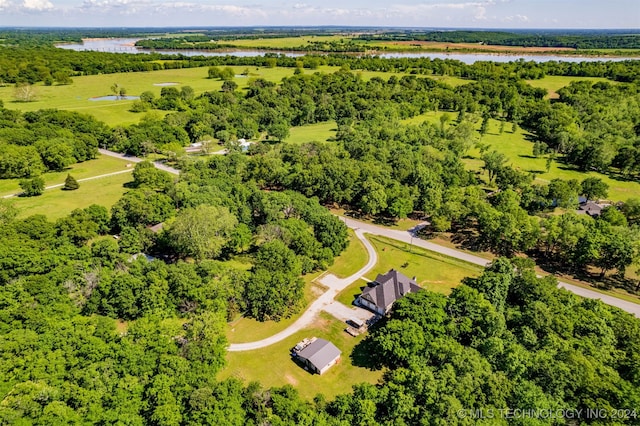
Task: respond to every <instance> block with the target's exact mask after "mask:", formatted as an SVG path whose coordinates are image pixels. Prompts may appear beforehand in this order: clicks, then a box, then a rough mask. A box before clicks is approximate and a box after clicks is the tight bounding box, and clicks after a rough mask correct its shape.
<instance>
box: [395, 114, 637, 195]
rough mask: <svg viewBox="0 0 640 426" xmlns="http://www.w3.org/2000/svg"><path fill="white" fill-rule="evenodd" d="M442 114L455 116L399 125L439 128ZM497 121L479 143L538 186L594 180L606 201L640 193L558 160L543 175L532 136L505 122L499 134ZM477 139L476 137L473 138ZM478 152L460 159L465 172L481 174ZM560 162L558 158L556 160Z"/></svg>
mask: <svg viewBox="0 0 640 426" xmlns="http://www.w3.org/2000/svg"><path fill="white" fill-rule="evenodd" d="M443 114H449V115H450V116H451V118H452V119H455V118H456V116H457V113H452V112H447V111H438V112H433V111H432V112H428V113H425V114H421V115H418V116H416V117H412V118H409V119H406V120H403V121H402V123H403V124H413V125H417V124H420V123H423V122H429V123H432V124H436V125H438V126H439V125H440V117H441V116H442V115H443ZM480 125H481V123H480V121H478V122H477V123H476V129H478V130H479V129H480ZM500 125H501V122H500V121H498V120H493V119H491V120H489V127H488V131H487V134H486V135H484V136H482V139H481V140H480V141H481V142H482V143H483V144H488V145H490V146H491V149H494V150H496V151H498V152H500V153H502V154H504V155H505V156H506V157H507V158H508V160H509V163H508V164H510V165H511V166H512V167H514V168H515V169H517V170H520V171H523V172H529V173H535V175H536V181H537V182H538V183H548V182H550V181H551V180H552V179H556V178H559V179H565V180H568V179H577V180H578V181H582V180H584V179H586V178H587V177H597V178H599V179H602V181H603V182H605V183H606V184H607V185H609V197H608V198H609V199H610V200H612V201H626V200H627V199H629V198H630V197H637V196H638V194H640V183H639V182H634V181H626V180H620V179H617V178H616V177H615V176H614V177H611V176H608V175H605V174H602V173H597V172H593V171H590V172H582V171H579V170H575V169H573V168H571V166H570V165H567V164H563V163H562V162H559V161H554V162H553V163H552V164H551V168H550V169H549V171H548V172H547V170H546V163H547V159H546V157H539V158H535V157H533V155H532V153H533V143H532V142H531V140H533V135H531V134H530V133H529V132H527V131H525V130H523V129H521V128H518V129H517V130H516V132H515V133H513V132H512V131H511V130H512V129H511V127H512V124H511V123H505V126H504V130H503V132H502V133H500ZM476 137H477V138H478V139H480V134H479V133H478V134H477V135H476ZM480 157H481V155H480V151H479V150H478V149H477V148H472V149H470V150H469V152H468V153H467V156H466V157H465V158H464V159H463V162H464V163H465V165H466V167H467V169H469V170H474V171H478V172H480V171H481V168H482V165H483V164H484V163H483V161H482V160H481V159H480ZM560 159H561V158H560Z"/></svg>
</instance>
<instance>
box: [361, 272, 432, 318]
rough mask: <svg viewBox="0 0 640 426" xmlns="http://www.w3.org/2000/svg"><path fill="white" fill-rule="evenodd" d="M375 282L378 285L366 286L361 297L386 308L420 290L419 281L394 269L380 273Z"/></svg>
mask: <svg viewBox="0 0 640 426" xmlns="http://www.w3.org/2000/svg"><path fill="white" fill-rule="evenodd" d="M375 282H376V283H378V285H376V286H374V287H367V288H365V289H364V291H363V292H362V295H361V297H362V298H364V299H366V300H368V301H369V302H371V303H373V304H375V305H376V306H378V307H380V308H383V309H385V310H386V309H387V307H389V306H390V305H391V304H393V302H395V301H396V300H398V299H400V298H401V297H402V296H404V295H405V294H407V293H415V292H416V291H418V290H420V287H419V286H418V283H417V282H415V281H414V280H412V279H409V278H408V277H407V276H405V275H404V274H403V273H401V272H398V271H396V270H394V269H392V270H390V271H389V272H387V273H386V274H384V275H382V274H378V276H377V277H376V280H375Z"/></svg>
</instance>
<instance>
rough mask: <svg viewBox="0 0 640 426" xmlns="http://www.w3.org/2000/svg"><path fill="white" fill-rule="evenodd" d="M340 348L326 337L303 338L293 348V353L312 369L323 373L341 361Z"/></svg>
mask: <svg viewBox="0 0 640 426" xmlns="http://www.w3.org/2000/svg"><path fill="white" fill-rule="evenodd" d="M341 354H342V352H340V349H338V348H336V346H335V345H334V344H333V343H331V342H329V341H328V340H325V339H318V338H315V337H314V338H312V339H310V340H306V339H305V340H303V341H302V342H301V343H298V344H297V345H296V347H295V348H294V349H293V355H294V357H296V358H297V359H298V360H299V361H300V362H301V363H302V364H303V365H304V366H305V367H307V368H308V369H309V370H310V371H312V372H314V373H318V374H323V373H324V372H326V371H327V370H328V369H329V368H331V366H333V365H334V364H336V363H337V362H338V361H340V355H341Z"/></svg>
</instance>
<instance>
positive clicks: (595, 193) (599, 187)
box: [580, 177, 609, 200]
mask: <svg viewBox="0 0 640 426" xmlns="http://www.w3.org/2000/svg"><path fill="white" fill-rule="evenodd" d="M580 189H581V192H582V195H584V196H585V197H586V198H587V200H595V199H598V198H607V194H608V191H609V185H607V184H606V183H604V182H603V181H602V179H600V178H596V177H588V178H586V179H585V180H583V181H582V183H581V184H580Z"/></svg>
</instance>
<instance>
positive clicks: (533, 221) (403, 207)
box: [0, 48, 640, 425]
mask: <svg viewBox="0 0 640 426" xmlns="http://www.w3.org/2000/svg"><path fill="white" fill-rule="evenodd" d="M6 51H7V54H8V56H6V57H5V56H0V58H2V59H0V62H2V64H0V72H1V73H4V75H5V76H6V75H12V76H13V77H12V78H14V79H15V80H16V81H24V82H31V83H33V82H37V81H43V80H42V78H45V77H46V73H47V72H48V73H49V74H50V75H51V76H52V77H53V74H52V73H51V71H54V70H58V68H56V67H57V66H62V68H60V69H67V70H69V73H68V75H69V76H75V75H78V74H82V73H94V72H113V71H111V70H116V69H119V70H124V69H126V68H127V67H129V69H128V71H133V70H136V69H137V68H136V67H137V66H148V65H151V64H152V62H150V60H151V59H150V58H156V59H157V58H158V56H154V55H139V56H132V55H113V54H102V53H88V52H87V53H80V52H67V51H59V50H55V49H50V50H47V49H38V50H29V49H27V48H25V49H12V50H9V49H7V50H6ZM16 58H19V60H18V61H16V62H12V59H16ZM106 58H109V60H110V61H111V62H110V63H109V64H106V62H105V61H104V60H105V59H106ZM4 61H6V62H4ZM70 61H77V63H76V65H75V68H74V67H72V66H71V62H70ZM261 61H262V62H261ZM323 63H328V64H332V65H339V66H341V67H342V69H341V70H340V71H338V72H335V73H331V74H326V73H316V74H313V75H303V74H301V73H298V74H296V75H294V76H292V77H288V78H285V79H284V80H283V81H282V82H281V83H280V84H275V83H271V82H267V81H265V80H261V79H256V80H252V81H251V82H250V83H249V85H248V88H247V89H246V90H239V89H238V88H237V86H235V84H232V83H233V81H232V79H231V78H229V73H228V72H227V71H226V70H225V69H224V66H226V65H230V64H234V65H247V66H248V65H276V64H278V65H283V64H284V65H286V66H291V67H303V66H304V67H312V66H318V65H320V64H323ZM7 64H9V65H7ZM100 64H102V65H100ZM167 64H172V65H167ZM205 64H206V65H207V66H210V68H203V69H202V73H203V77H204V76H209V77H210V78H212V79H218V78H220V79H223V80H226V81H225V83H224V85H223V89H222V90H221V91H218V92H208V93H204V94H201V95H197V96H196V95H195V94H194V93H193V90H191V89H190V88H188V87H182V88H181V89H180V90H178V89H176V88H173V87H166V88H163V89H162V92H161V95H160V96H159V97H155V96H154V95H153V94H151V93H145V94H142V95H141V99H140V101H138V102H135V103H133V104H132V108H133V109H134V110H136V111H139V112H140V114H142V115H143V116H142V119H141V120H140V122H139V123H138V124H135V125H130V126H119V127H115V128H109V127H108V126H106V125H104V124H103V123H100V122H98V121H96V120H95V119H93V118H92V117H90V116H87V115H82V114H78V113H72V112H65V111H53V110H45V111H37V112H29V113H20V112H16V111H14V110H11V109H8V108H1V109H0V173H2V177H3V178H7V177H19V178H24V179H25V182H32V183H33V181H34V180H36V179H38V175H39V174H41V173H44V172H46V171H47V170H62V169H64V168H65V167H67V166H68V165H69V164H72V163H74V162H80V161H84V160H86V159H89V158H93V157H94V156H95V155H96V150H97V147H98V146H100V147H102V146H106V147H109V148H111V149H114V150H118V151H121V152H125V153H130V154H134V155H146V154H149V153H165V154H168V153H173V156H172V157H171V158H170V160H172V161H173V163H174V164H175V166H176V167H178V168H180V169H181V174H180V176H179V178H175V177H173V176H170V175H168V174H166V173H165V172H162V171H160V170H158V169H156V168H154V167H153V165H152V164H151V163H149V162H143V163H139V164H138V165H136V167H135V170H134V171H133V182H132V183H131V184H130V185H129V188H128V190H127V192H126V193H125V194H124V195H123V196H122V198H121V199H120V200H119V201H118V202H117V203H116V204H115V205H114V206H113V207H112V208H111V209H110V210H107V209H106V208H104V207H102V206H97V205H92V206H90V207H88V208H85V209H78V210H74V211H73V212H71V213H70V214H69V215H68V216H66V217H63V218H61V219H59V220H57V221H55V222H52V221H49V220H47V218H46V217H44V216H41V215H36V216H30V217H21V218H18V217H17V211H16V210H15V208H14V207H13V205H12V203H11V202H10V201H8V200H0V423H3V424H5V423H6V424H85V423H86V424H108V423H115V422H122V423H127V424H140V425H142V424H159V425H160V424H161V425H183V424H193V425H196V424H215V423H218V424H237V425H245V424H248V425H251V424H255V425H259V424H273V425H288V424H309V425H312V424H313V425H325V424H326V425H372V424H398V425H402V424H406V425H414V424H415V425H418V424H421V425H424V424H429V425H431V424H433V425H444V424H464V425H471V424H476V419H474V418H472V417H461V416H459V415H458V414H457V413H458V410H460V409H465V410H473V409H489V408H496V409H504V408H507V407H511V408H528V409H536V408H539V409H572V410H573V409H575V410H579V409H589V408H592V409H613V408H616V409H629V410H633V409H636V410H637V409H638V408H639V407H640V393H639V389H640V370H639V368H640V358H639V357H640V347H639V345H640V321H639V320H638V319H636V318H634V317H632V316H631V315H630V314H627V313H625V312H622V311H620V310H618V309H616V308H613V307H609V306H607V305H604V304H602V303H601V302H597V301H593V300H588V299H582V298H579V297H577V296H575V295H573V294H571V293H568V292H566V291H564V290H560V289H557V288H556V286H555V284H556V283H555V281H554V279H553V278H549V277H547V278H544V279H542V278H536V275H535V272H534V270H533V263H532V261H531V260H528V259H523V254H526V255H529V257H530V258H531V259H536V260H541V261H543V262H544V263H549V262H555V263H556V266H557V268H559V269H561V270H564V271H566V272H571V273H589V271H591V270H596V271H598V272H601V273H602V275H603V276H604V275H605V274H606V273H610V272H611V271H613V272H615V273H616V275H617V276H618V277H622V276H623V275H624V272H625V271H626V269H628V268H634V267H635V266H633V265H634V263H633V262H634V261H637V259H638V257H639V256H640V229H639V225H640V199H639V198H631V199H629V200H625V201H626V202H625V203H624V204H623V205H621V206H619V207H618V206H612V207H609V208H607V209H605V210H604V211H603V213H602V215H601V216H600V217H599V218H592V217H589V216H586V215H577V214H576V213H574V211H573V210H574V209H575V207H576V206H577V200H578V196H579V195H583V196H586V197H588V198H594V199H597V198H606V197H607V186H606V185H605V184H604V183H603V182H602V181H600V180H599V179H597V178H585V179H583V180H582V181H575V180H570V181H565V180H560V179H556V180H553V181H552V182H549V183H548V184H541V183H537V182H534V180H533V177H534V176H532V175H531V174H530V173H528V172H525V171H521V170H516V169H514V168H512V167H511V166H510V165H509V163H508V161H507V159H506V158H505V157H504V155H502V154H500V153H498V152H496V151H494V150H492V149H491V148H490V147H489V146H487V145H484V144H483V141H482V137H483V135H484V134H485V133H486V131H487V123H488V122H489V120H498V121H499V122H502V123H504V126H502V128H501V130H500V131H501V132H509V131H513V129H514V127H513V126H522V127H524V128H526V129H528V130H530V131H531V132H532V134H533V135H534V139H535V140H533V141H532V143H531V146H532V152H533V154H534V155H539V156H546V157H547V158H549V159H550V161H551V160H557V161H564V162H565V163H566V165H567V167H574V168H576V169H579V170H599V171H602V172H604V173H609V174H612V175H614V176H617V177H619V178H621V179H630V180H637V179H638V176H639V174H640V163H638V162H637V161H635V160H637V157H638V151H639V150H640V136H639V135H640V130H639V129H640V121H638V120H640V111H639V107H640V106H639V95H638V85H639V80H638V75H640V69H638V68H639V67H638V64H637V62H631V61H630V62H624V63H582V64H568V63H546V64H534V63H526V62H514V63H509V64H493V63H477V64H475V65H463V64H461V63H459V62H455V61H430V60H422V59H418V60H406V59H399V60H382V59H379V58H347V57H337V56H328V57H304V58H296V59H292V58H285V57H274V56H270V57H269V56H268V57H264V58H231V57H229V58H206V59H205V58H195V59H194V58H189V59H186V58H183V59H181V60H178V61H172V62H165V63H164V65H162V66H196V65H198V66H202V65H205ZM98 65H100V66H104V67H107V66H108V67H110V68H109V70H110V71H106V70H105V69H103V70H102V71H98V70H97V68H96V67H97V66H98ZM38 66H42V67H43V68H41V69H40V71H42V74H41V75H38V74H37V72H36V71H34V70H37V69H38ZM154 66H155V65H154ZM350 69H351V70H357V69H376V70H382V69H384V70H403V71H408V72H411V71H413V72H414V73H415V74H413V75H407V76H392V77H390V78H388V79H382V78H373V79H371V80H369V81H365V80H364V79H362V78H361V76H359V75H358V73H357V71H351V70H350ZM422 73H435V74H448V75H458V76H461V77H465V78H470V79H474V80H475V81H472V82H469V83H468V84H465V85H461V86H458V87H451V86H449V85H446V84H444V83H441V82H437V81H435V80H433V79H430V78H427V77H425V76H423V75H419V74H422ZM554 73H557V74H558V75H596V74H597V75H598V76H607V77H610V78H611V79H616V80H618V82H616V83H614V82H606V83H595V84H592V83H584V82H582V83H573V84H571V85H570V86H568V87H566V88H564V89H562V90H561V91H560V92H559V95H560V98H559V99H558V100H556V101H550V100H548V99H546V98H545V94H546V93H545V91H544V90H542V89H536V88H533V87H531V86H529V85H528V84H526V83H525V82H524V81H523V79H524V78H539V77H541V76H543V75H546V74H554ZM5 81H9V80H5ZM154 110H162V111H167V112H168V113H167V115H166V116H164V117H163V118H160V117H161V116H159V115H157V114H156V113H154ZM435 111H439V112H442V111H445V112H446V113H445V114H441V115H440V117H441V118H440V119H439V120H438V122H437V123H436V124H432V123H429V122H428V121H427V122H424V123H422V124H403V122H402V120H403V119H407V118H411V117H415V116H418V115H420V114H425V113H429V112H435ZM332 120H333V121H335V122H336V126H337V133H336V137H335V140H333V141H329V142H309V143H304V144H288V143H286V138H287V136H288V133H289V129H290V127H291V126H300V125H304V124H312V123H321V122H327V121H332ZM259 137H263V140H262V141H261V142H260V143H257V144H254V145H252V147H251V148H250V149H249V151H248V153H242V152H241V149H240V147H239V146H237V143H236V141H237V139H238V138H247V139H257V138H259ZM202 140H204V141H207V140H216V141H220V143H224V144H225V145H226V147H227V148H228V149H229V151H230V152H229V154H228V155H224V156H217V155H216V156H211V157H199V158H198V157H196V158H189V157H180V158H177V156H176V155H175V154H176V153H177V152H179V151H180V148H181V147H184V146H186V145H188V144H189V143H191V142H196V141H202ZM473 147H476V148H479V149H480V151H481V152H482V163H483V169H482V171H480V172H477V173H476V172H471V171H468V170H467V169H465V167H464V164H463V162H462V160H463V158H464V156H465V155H466V154H467V153H468V151H469V150H470V149H471V148H473ZM526 154H529V153H526ZM36 183H37V182H36ZM25 187H28V185H25ZM32 195H36V194H32ZM69 196H73V195H72V194H70V195H69ZM327 205H329V206H341V207H344V208H346V209H348V210H351V211H354V212H356V213H357V214H359V215H364V216H367V217H378V218H382V219H385V220H394V219H397V218H403V217H407V216H408V215H418V216H420V217H423V218H427V219H428V220H429V221H430V223H431V226H429V227H428V228H427V229H426V231H427V232H429V233H439V232H450V233H451V234H452V235H453V236H454V237H456V238H458V239H460V240H461V241H462V242H463V244H466V245H467V246H468V247H469V248H473V249H485V250H490V251H493V252H495V253H497V254H500V255H504V256H505V257H504V258H500V259H498V260H496V261H495V262H494V263H493V264H492V266H491V267H489V268H488V269H487V270H486V271H485V272H484V273H483V274H482V275H481V276H480V277H479V278H473V279H466V280H465V281H464V283H463V284H462V285H461V286H459V287H458V288H456V289H454V290H453V292H452V294H451V295H450V296H448V297H445V296H443V295H440V294H435V293H431V292H427V291H423V292H420V293H417V294H414V295H410V296H408V297H406V298H405V299H403V300H402V301H401V302H399V303H398V304H397V305H396V306H395V309H394V312H393V314H392V315H391V316H390V317H388V318H385V319H384V320H382V321H380V322H379V323H378V324H377V325H376V327H374V329H372V330H371V332H370V334H369V336H368V337H367V338H366V339H365V340H364V341H363V342H362V343H360V344H359V345H358V346H357V347H356V349H355V351H354V352H353V354H351V355H349V354H344V356H352V357H353V361H354V364H356V365H359V366H363V367H367V368H374V369H383V370H384V372H385V374H384V378H383V380H382V381H381V382H380V383H379V384H377V385H369V384H363V385H357V386H355V387H354V389H353V391H352V392H351V393H350V394H346V395H340V396H338V397H337V398H336V399H335V400H332V401H327V400H326V399H325V398H324V397H323V396H322V395H319V396H318V397H316V398H315V399H314V400H313V401H304V400H302V399H301V398H300V397H299V396H298V394H297V392H296V390H295V389H294V388H292V387H290V386H285V387H283V388H273V389H264V388H263V387H262V386H261V385H260V384H258V383H249V384H247V383H241V382H239V381H236V380H227V381H222V382H219V381H217V380H216V374H217V373H218V372H219V371H220V370H221V369H222V368H224V365H225V357H224V355H225V347H226V345H227V342H226V338H225V327H226V321H227V320H228V319H230V318H234V317H236V316H237V315H238V314H239V313H244V314H245V315H248V316H252V317H254V318H256V319H258V320H280V319H283V318H287V317H290V316H292V315H295V314H296V313H298V312H299V311H300V308H301V306H302V305H303V302H304V282H303V280H302V278H301V277H302V275H303V274H305V273H308V272H311V271H316V270H323V269H326V268H327V267H328V266H329V265H331V264H332V262H333V260H334V258H335V257H336V256H338V255H340V253H342V252H343V251H344V249H345V248H346V246H347V229H346V226H345V225H344V223H343V222H341V221H340V220H339V219H338V218H337V217H335V216H333V215H332V214H330V212H329V211H328V210H327V209H326V206H327ZM159 223H162V224H163V226H162V227H161V228H162V229H161V230H159V231H158V230H157V228H158V227H154V229H155V230H152V229H151V227H152V226H153V225H157V224H159ZM114 235H115V236H117V238H114ZM143 254H146V255H150V256H153V257H155V259H156V260H152V261H149V260H147V258H146V257H145V256H144V255H143ZM516 255H517V256H518V257H514V256H516ZM508 258H511V259H512V260H508ZM568 265H569V266H568ZM567 268H571V269H567ZM425 274H428V271H425ZM318 391H319V393H321V392H322V390H321V389H318ZM627 414H629V415H630V417H628V418H622V419H620V423H622V424H637V422H638V420H637V416H638V415H640V413H638V412H637V411H636V413H635V414H633V412H631V411H629V412H627ZM516 420H517V419H516ZM519 420H520V421H519V422H518V421H515V423H521V424H551V423H554V422H553V421H551V420H548V419H542V420H531V419H519ZM501 421H502V423H503V424H507V422H508V423H509V424H512V423H514V420H513V419H511V420H509V421H507V420H501ZM497 422H499V420H496V419H493V420H492V421H491V423H490V424H497ZM556 423H564V420H562V419H560V420H559V421H558V422H556Z"/></svg>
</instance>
